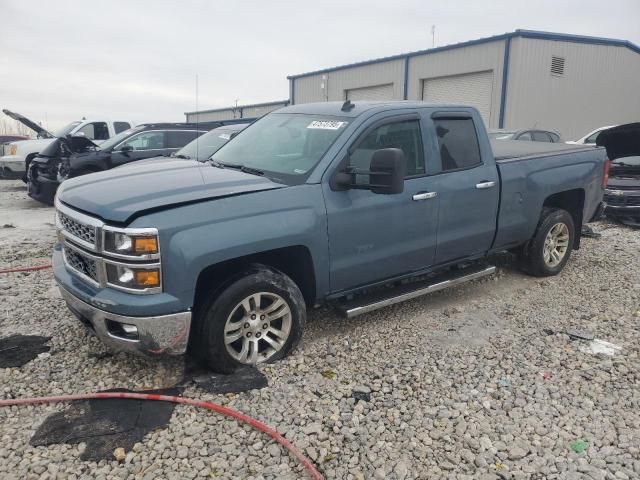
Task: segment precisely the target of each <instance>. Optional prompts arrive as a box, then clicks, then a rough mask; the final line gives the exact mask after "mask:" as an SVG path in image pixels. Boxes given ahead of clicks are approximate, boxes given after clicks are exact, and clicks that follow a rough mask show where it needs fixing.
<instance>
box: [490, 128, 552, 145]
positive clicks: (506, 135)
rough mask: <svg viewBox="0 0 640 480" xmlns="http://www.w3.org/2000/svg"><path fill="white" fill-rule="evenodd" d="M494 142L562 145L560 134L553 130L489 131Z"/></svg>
mask: <svg viewBox="0 0 640 480" xmlns="http://www.w3.org/2000/svg"><path fill="white" fill-rule="evenodd" d="M489 138H490V139H492V140H525V141H529V142H548V143H560V142H562V140H561V139H560V134H559V133H558V132H555V131H553V130H540V129H528V130H489Z"/></svg>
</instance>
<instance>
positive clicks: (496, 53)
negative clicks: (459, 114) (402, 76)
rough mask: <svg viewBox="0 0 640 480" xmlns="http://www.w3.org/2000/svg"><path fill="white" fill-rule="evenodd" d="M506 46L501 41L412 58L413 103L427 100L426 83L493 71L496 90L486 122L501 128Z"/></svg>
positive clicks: (409, 94)
mask: <svg viewBox="0 0 640 480" xmlns="http://www.w3.org/2000/svg"><path fill="white" fill-rule="evenodd" d="M504 44H505V41H504V40H499V41H495V42H490V43H484V44H480V45H473V46H468V47H463V48H456V49H452V50H446V51H443V52H437V53H432V54H427V55H420V56H415V57H411V59H410V60H409V75H408V79H409V80H408V85H407V87H408V88H407V98H408V99H409V100H423V88H424V84H425V81H428V80H429V79H435V78H440V77H448V76H453V75H462V74H467V73H479V72H491V73H492V75H493V81H492V88H491V91H490V92H488V94H489V95H490V96H491V98H490V100H489V112H488V115H487V116H486V118H485V122H486V121H488V124H487V126H488V127H490V128H497V126H498V120H499V114H500V92H501V88H502V63H503V59H504ZM485 90H486V89H485ZM451 102H452V103H457V102H456V99H455V98H452V99H451Z"/></svg>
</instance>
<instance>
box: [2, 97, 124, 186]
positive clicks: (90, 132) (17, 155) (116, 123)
mask: <svg viewBox="0 0 640 480" xmlns="http://www.w3.org/2000/svg"><path fill="white" fill-rule="evenodd" d="M2 111H3V112H4V114H5V115H8V116H9V117H11V118H13V119H14V120H16V121H18V122H20V123H22V124H24V125H26V126H27V127H29V128H30V129H32V130H33V131H34V132H35V133H36V135H37V137H38V138H37V139H36V140H22V141H19V142H12V143H10V144H9V145H8V146H7V148H6V150H8V154H7V155H5V156H3V157H0V170H2V172H3V176H5V177H8V178H20V177H22V179H23V180H24V181H25V182H26V173H27V171H28V169H29V163H31V160H32V159H33V158H34V157H35V156H36V155H37V154H38V153H39V152H41V151H43V150H44V149H45V148H46V147H47V146H49V145H50V144H51V143H52V142H53V141H54V140H55V139H56V138H60V137H66V136H67V135H72V136H77V137H80V136H81V137H86V138H88V139H89V140H91V141H92V142H93V143H96V144H100V143H102V142H104V141H105V140H107V139H109V138H111V137H113V136H114V135H116V134H118V133H120V132H122V131H124V130H127V129H129V128H131V127H132V126H133V125H135V124H134V123H132V122H130V121H129V120H113V121H112V120H98V119H90V120H87V119H85V118H83V119H82V120H76V121H74V122H71V123H69V124H68V125H65V126H64V127H63V128H61V129H59V130H56V131H55V132H53V133H51V132H49V131H47V130H45V129H44V128H42V127H41V126H40V125H38V124H37V123H36V122H34V121H32V120H29V119H28V118H27V117H25V116H23V115H20V114H19V113H14V112H11V111H9V110H6V109H4V110H2Z"/></svg>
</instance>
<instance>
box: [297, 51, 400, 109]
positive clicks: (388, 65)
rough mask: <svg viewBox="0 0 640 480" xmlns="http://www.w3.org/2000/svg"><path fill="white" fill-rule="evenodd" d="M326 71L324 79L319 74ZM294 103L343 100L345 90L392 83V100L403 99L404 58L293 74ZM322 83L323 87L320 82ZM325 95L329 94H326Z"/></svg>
mask: <svg viewBox="0 0 640 480" xmlns="http://www.w3.org/2000/svg"><path fill="white" fill-rule="evenodd" d="M323 75H326V77H327V78H326V80H323V78H322V76H323ZM293 81H294V82H295V87H294V90H295V93H294V96H295V98H294V103H309V102H324V101H327V100H328V101H341V100H346V92H347V91H348V90H352V89H357V88H364V87H374V86H378V85H388V84H391V85H393V100H402V98H403V88H404V60H403V59H400V60H390V61H385V62H381V63H372V64H369V65H363V66H360V67H349V68H345V69H341V70H335V71H332V72H327V73H324V74H317V75H309V76H308V77H301V78H296V79H294V80H293ZM323 84H324V89H323V88H322V85H323ZM327 96H328V98H327Z"/></svg>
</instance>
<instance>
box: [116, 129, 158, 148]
mask: <svg viewBox="0 0 640 480" xmlns="http://www.w3.org/2000/svg"><path fill="white" fill-rule="evenodd" d="M125 146H130V147H131V148H133V150H162V149H163V148H165V147H164V132H158V131H154V132H142V133H139V134H138V135H134V136H133V137H131V138H130V139H129V140H126V141H125V142H123V143H122V144H121V145H120V148H119V149H120V150H121V149H122V148H123V147H125Z"/></svg>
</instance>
